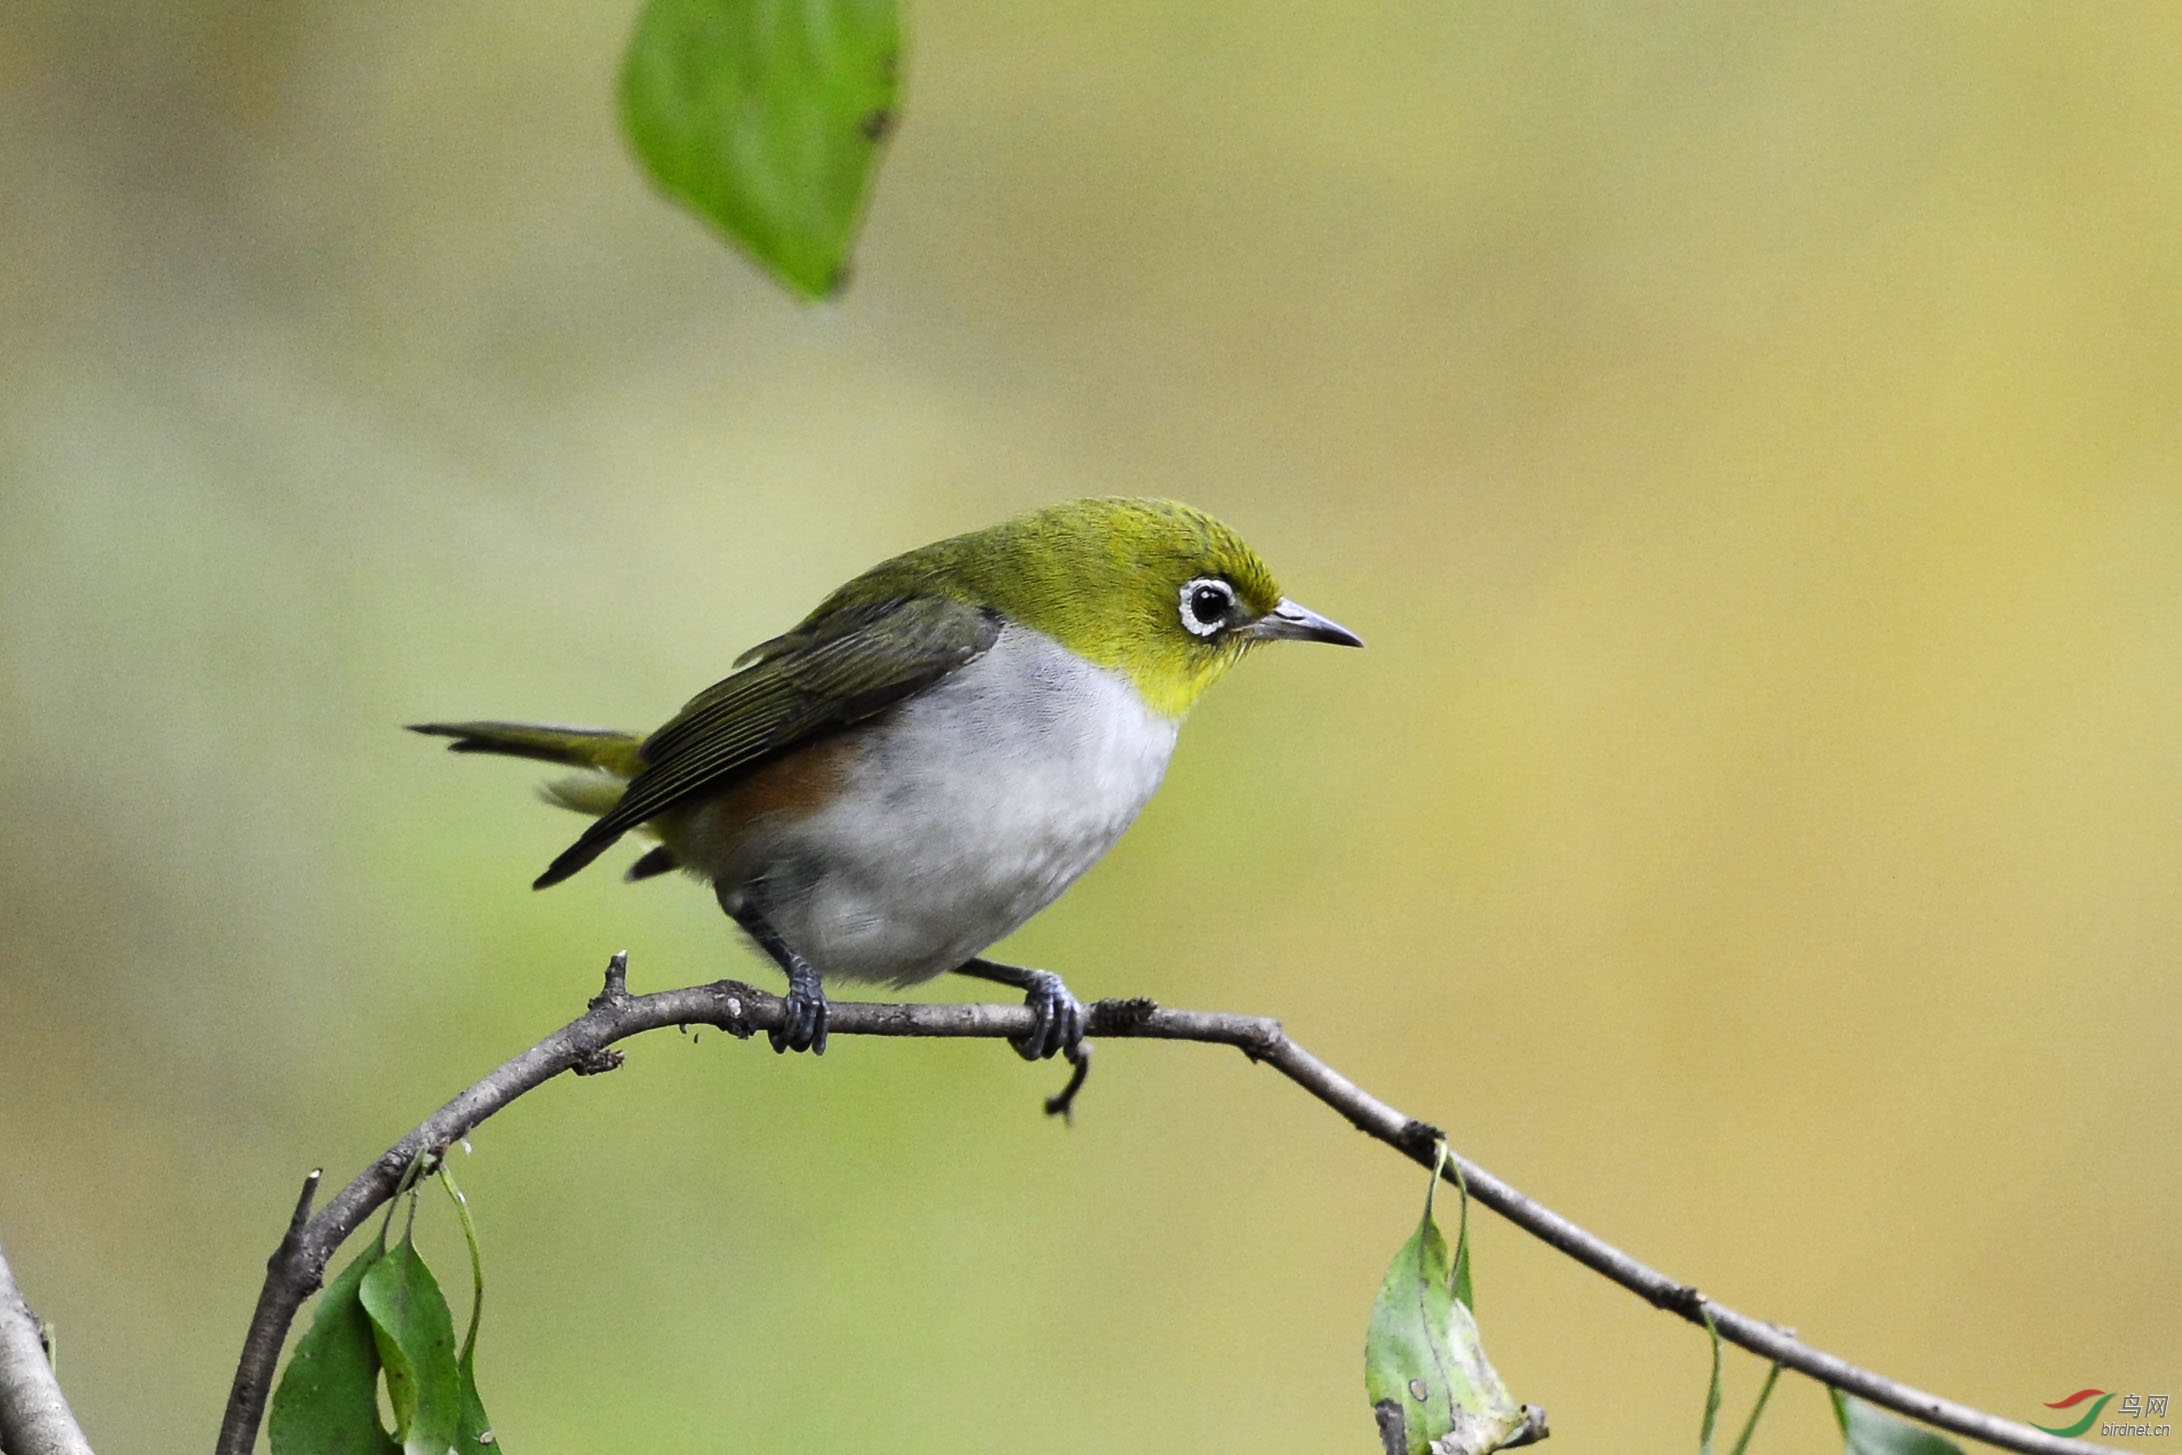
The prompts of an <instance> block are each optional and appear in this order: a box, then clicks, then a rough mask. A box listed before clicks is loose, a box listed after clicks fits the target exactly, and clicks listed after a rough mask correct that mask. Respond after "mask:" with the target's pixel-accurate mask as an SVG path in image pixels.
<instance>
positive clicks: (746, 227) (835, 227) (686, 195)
mask: <svg viewBox="0 0 2182 1455" xmlns="http://www.w3.org/2000/svg"><path fill="white" fill-rule="evenodd" d="M900 55H901V32H900V28H899V25H898V23H897V21H896V18H895V13H894V0H649V3H648V4H646V5H645V7H644V13H643V15H642V16H641V17H640V18H639V19H638V20H637V25H636V34H635V36H634V37H632V38H631V40H630V42H629V52H628V55H627V56H626V57H625V58H624V59H623V61H622V68H621V119H622V125H623V126H624V127H625V128H626V129H627V131H628V133H629V140H630V142H631V143H632V144H633V145H634V146H635V148H636V153H637V156H638V157H639V158H640V159H642V161H643V163H644V166H645V168H646V169H647V170H648V171H649V172H650V173H651V175H652V179H653V180H654V181H655V182H657V183H658V184H659V186H660V188H661V189H662V190H664V191H665V192H666V193H667V195H669V196H670V197H673V198H674V199H675V200H676V201H678V202H681V203H682V204H683V205H685V206H687V207H688V208H690V210H692V211H693V212H695V213H696V214H697V215H698V216H700V217H702V218H704V219H706V220H707V221H709V222H711V223H713V224H714V225H715V226H717V227H718V228H720V229H721V230H722V231H723V232H725V233H726V234H727V235H728V237H730V238H732V239H733V240H734V241H735V242H736V243H738V244H740V245H741V246H742V247H743V248H744V249H745V250H746V251H748V252H749V254H750V255H751V256H752V257H753V258H755V259H756V260H757V261H758V262H759V263H760V264H762V265H763V266H764V267H766V268H769V269H771V270H772V272H773V273H774V274H775V275H777V276H778V277H779V278H780V279H781V280H782V281H783V282H785V283H787V284H788V285H789V286H790V287H791V288H794V289H795V290H796V291H798V292H800V293H802V294H803V295H805V296H806V297H810V298H817V297H822V296H824V295H825V294H828V293H831V292H834V291H835V290H837V289H838V288H839V287H840V286H841V284H842V282H843V281H844V279H845V278H846V266H845V265H846V260H847V258H848V253H849V248H850V246H851V244H852V243H853V242H854V240H855V236H856V226H857V223H858V222H859V221H860V220H861V219H862V217H863V212H864V199H865V194H866V193H867V192H868V191H869V189H870V186H871V177H872V173H873V171H874V170H875V168H876V167H877V164H878V158H879V146H880V144H881V142H883V141H884V140H885V138H886V134H887V132H888V131H889V130H890V129H891V128H892V126H893V119H894V107H895V98H896V92H897V89H898V87H897V79H896V73H897V71H898V69H899V64H900Z"/></svg>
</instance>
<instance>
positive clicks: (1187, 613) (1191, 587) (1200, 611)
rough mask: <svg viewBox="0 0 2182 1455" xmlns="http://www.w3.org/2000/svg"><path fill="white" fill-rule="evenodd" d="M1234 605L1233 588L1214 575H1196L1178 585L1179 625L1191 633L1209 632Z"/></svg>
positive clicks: (1222, 622)
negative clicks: (1180, 585)
mask: <svg viewBox="0 0 2182 1455" xmlns="http://www.w3.org/2000/svg"><path fill="white" fill-rule="evenodd" d="M1234 609H1235V588H1234V587H1232V586H1230V585H1228V584H1227V583H1226V582H1225V581H1222V580H1220V579H1219V578H1218V577H1216V576H1199V577H1198V578H1197V579H1196V580H1194V581H1192V582H1190V583H1189V584H1187V585H1185V586H1184V587H1183V588H1182V625H1183V626H1185V627H1187V628H1188V629H1189V632H1190V635H1191V636H1198V637H1209V636H1211V635H1212V634H1213V633H1214V632H1217V631H1218V630H1220V628H1222V627H1224V626H1226V625H1227V618H1228V614H1229V613H1230V612H1232V611H1233V610H1234Z"/></svg>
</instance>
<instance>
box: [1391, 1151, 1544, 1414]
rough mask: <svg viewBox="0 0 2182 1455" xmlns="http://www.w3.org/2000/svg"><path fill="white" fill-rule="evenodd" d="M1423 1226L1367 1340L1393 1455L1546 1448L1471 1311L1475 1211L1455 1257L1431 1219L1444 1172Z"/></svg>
mask: <svg viewBox="0 0 2182 1455" xmlns="http://www.w3.org/2000/svg"><path fill="white" fill-rule="evenodd" d="M1446 1161H1447V1151H1446V1148H1445V1147H1444V1146H1442V1147H1441V1149H1440V1157H1439V1166H1438V1167H1435V1168H1434V1169H1433V1175H1432V1184H1431V1187H1430V1188H1428V1189H1427V1190H1426V1192H1425V1198H1424V1216H1423V1217H1422V1218H1421V1219H1420V1220H1419V1221H1418V1223H1417V1230H1416V1231H1415V1232H1414V1233H1412V1234H1410V1236H1409V1240H1408V1241H1407V1242H1405V1243H1404V1244H1402V1246H1401V1249H1400V1251H1399V1252H1397V1253H1396V1254H1395V1255H1394V1261H1393V1263H1392V1264H1390V1265H1389V1266H1388V1268H1387V1271H1386V1281H1385V1282H1384V1283H1383V1284H1382V1285H1381V1286H1380V1289H1379V1298H1378V1301H1377V1302H1376V1303H1375V1304H1373V1306H1372V1310H1371V1328H1370V1330H1369V1332H1367V1333H1366V1334H1365V1336H1364V1391H1365V1394H1366V1395H1367V1396H1368V1397H1369V1398H1370V1400H1371V1405H1372V1414H1373V1415H1374V1417H1375V1418H1376V1419H1377V1420H1378V1424H1379V1438H1380V1441H1381V1443H1382V1445H1383V1446H1384V1448H1385V1449H1386V1451H1387V1455H1483V1452H1485V1451H1489V1450H1506V1449H1512V1448H1514V1447H1515V1446H1517V1445H1527V1444H1530V1443H1531V1442H1533V1441H1535V1440H1540V1439H1543V1438H1545V1433H1546V1428H1545V1412H1544V1411H1543V1410H1540V1409H1537V1408H1536V1407H1535V1406H1531V1405H1520V1404H1517V1403H1516V1401H1515V1397H1514V1396H1513V1395H1512V1394H1510V1393H1509V1392H1508V1386H1507V1384H1506V1382H1505V1381H1503V1380H1502V1379H1501V1377H1500V1375H1499V1374H1498V1373H1497V1372H1496V1371H1495V1370H1494V1369H1493V1367H1492V1365H1491V1364H1490V1363H1489V1362H1488V1361H1487V1360H1486V1358H1485V1350H1484V1346H1483V1344H1482V1343H1481V1342H1480V1339H1479V1336H1478V1329H1477V1319H1476V1316H1475V1315H1474V1314H1473V1313H1472V1312H1471V1309H1470V1297H1471V1290H1470V1279H1469V1261H1470V1259H1469V1219H1468V1214H1469V1206H1468V1202H1469V1200H1468V1198H1467V1196H1465V1197H1464V1199H1463V1217H1462V1223H1461V1230H1460V1232H1459V1233H1458V1234H1457V1239H1456V1246H1455V1249H1454V1251H1453V1253H1452V1254H1451V1255H1450V1253H1449V1250H1448V1247H1447V1240H1446V1238H1444V1237H1443V1236H1441V1234H1440V1230H1439V1224H1438V1223H1436V1222H1435V1221H1433V1218H1432V1199H1433V1195H1434V1193H1436V1192H1437V1191H1438V1188H1439V1176H1440V1168H1443V1167H1445V1165H1446Z"/></svg>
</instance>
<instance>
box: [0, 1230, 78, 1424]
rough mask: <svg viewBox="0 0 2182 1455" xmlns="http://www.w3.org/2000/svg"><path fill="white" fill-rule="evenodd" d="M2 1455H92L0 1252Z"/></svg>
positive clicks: (40, 1331) (40, 1333)
mask: <svg viewBox="0 0 2182 1455" xmlns="http://www.w3.org/2000/svg"><path fill="white" fill-rule="evenodd" d="M0 1450H5V1451H6V1452H7V1455H91V1442H90V1441H88V1440H86V1439H84V1438H83V1430H82V1428H81V1427H80V1426H78V1425H77V1423H76V1417H75V1416H74V1415H73V1414H71V1413H69V1410H68V1396H66V1395H64V1394H62V1393H61V1382H60V1380H59V1378H57V1377H56V1376H55V1375H54V1373H53V1361H52V1359H51V1358H50V1357H49V1356H48V1355H47V1353H46V1341H45V1333H44V1330H43V1328H42V1327H41V1326H40V1325H39V1323H38V1316H37V1315H36V1314H34V1313H32V1312H31V1311H30V1305H29V1304H27V1303H25V1302H24V1301H23V1291H22V1290H21V1289H19V1288H17V1287H16V1286H15V1275H14V1274H13V1273H10V1272H9V1271H8V1257H7V1251H6V1250H5V1249H0Z"/></svg>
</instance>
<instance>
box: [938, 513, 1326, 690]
mask: <svg viewBox="0 0 2182 1455" xmlns="http://www.w3.org/2000/svg"><path fill="white" fill-rule="evenodd" d="M926 552H931V553H934V554H933V558H932V559H931V560H930V561H929V562H928V565H929V566H930V568H931V570H932V575H931V576H929V577H928V578H927V579H928V581H930V583H931V584H932V585H933V586H936V587H940V588H941V589H944V590H946V591H947V592H948V594H952V595H958V596H961V597H962V598H963V599H966V600H975V601H977V602H979V603H980V604H982V605H989V606H992V607H994V608H995V609H997V610H999V611H1000V612H1001V613H1003V614H1004V615H1006V616H1007V617H1008V618H1009V619H1011V620H1013V621H1017V622H1020V623H1022V624H1023V625H1024V626H1028V627H1032V628H1034V629H1036V630H1038V631H1041V632H1043V633H1045V634H1046V635H1047V636H1049V637H1052V638H1053V639H1054V640H1055V641H1057V642H1059V643H1060V644H1061V645H1062V646H1064V647H1066V648H1068V649H1069V650H1070V651H1072V652H1074V653H1076V654H1077V655H1078V656H1080V657H1083V658H1085V659H1087V660H1089V661H1092V662H1095V663H1097V664H1098V665H1100V666H1102V667H1109V668H1112V669H1114V670H1116V671H1119V672H1122V673H1124V674H1126V675H1127V676H1128V678H1129V680H1130V681H1131V682H1132V683H1134V684H1135V686H1136V689H1137V692H1138V693H1139V694H1140V695H1141V696H1142V697H1143V698H1144V700H1145V702H1146V703H1147V704H1148V705H1149V706H1151V707H1152V708H1153V709H1154V710H1156V711H1158V712H1162V713H1165V714H1166V715H1168V716H1170V717H1180V716H1182V714H1184V713H1185V712H1187V711H1188V710H1189V708H1190V706H1191V705H1192V704H1193V703H1195V702H1196V700H1197V698H1198V696H1199V695H1200V694H1201V693H1203V692H1204V690H1205V689H1206V688H1207V687H1209V686H1211V685H1212V684H1213V683H1214V682H1216V681H1217V680H1219V678H1220V677H1221V676H1222V675H1223V674H1225V673H1226V671H1227V669H1228V668H1229V667H1231V666H1233V665H1234V664H1235V662H1236V661H1237V660H1238V659H1239V658H1241V656H1242V655H1243V653H1245V652H1246V651H1248V650H1249V649H1250V648H1251V647H1253V646H1255V645H1257V644H1258V643H1260V642H1267V641H1307V642H1333V643H1336V644H1338V645H1341V646H1347V647H1360V646H1362V645H1363V644H1364V643H1363V641H1362V640H1361V639H1360V638H1359V637H1357V635H1356V634H1355V633H1354V632H1351V631H1349V630H1348V629H1347V628H1345V627H1341V626H1337V625H1335V624H1334V623H1333V622H1331V621H1328V620H1327V619H1326V618H1325V617H1322V616H1320V615H1319V614H1318V613H1316V612H1314V611H1312V610H1310V609H1309V608H1307V607H1304V606H1300V605H1298V604H1297V603H1295V602H1293V601H1290V600H1288V599H1287V598H1286V597H1285V596H1282V595H1281V594H1280V587H1279V586H1278V585H1277V584H1275V582H1274V580H1273V573H1272V572H1271V571H1269V570H1267V569H1266V565H1265V562H1263V561H1261V560H1259V559H1258V554H1257V552H1255V551H1253V550H1251V549H1250V547H1249V546H1247V545H1245V544H1244V543H1243V539H1242V537H1241V536H1238V535H1236V534H1235V532H1234V531H1232V530H1230V529H1228V528H1227V527H1226V526H1224V525H1222V524H1221V523H1220V522H1219V521H1216V520H1214V519H1213V518H1212V517H1211V516H1209V515H1206V514H1205V513H1204V512H1202V511H1199V510H1193V509H1191V508H1190V507H1189V506H1186V505H1181V504H1177V503H1176V502H1174V501H1171V500H1133V499H1124V498H1119V497H1097V498H1092V499H1087V500H1071V501H1067V502H1065V503H1063V504H1060V505H1051V506H1047V507H1046V508H1045V509H1043V510H1037V511H1033V512H1031V513H1030V514H1028V515H1022V516H1018V517H1016V518H1015V519H1013V520H1009V521H1004V522H1002V523H1001V524H999V525H996V526H992V527H990V528H989V529H986V530H981V531H974V532H972V533H971V534H969V535H965V536H957V537H955V538H954V539H953V540H951V541H942V542H940V543H939V544H938V545H937V546H928V547H926V548H925V552H912V553H911V557H915V556H920V555H924V554H925V553H926ZM903 559H904V560H907V559H909V558H903Z"/></svg>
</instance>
